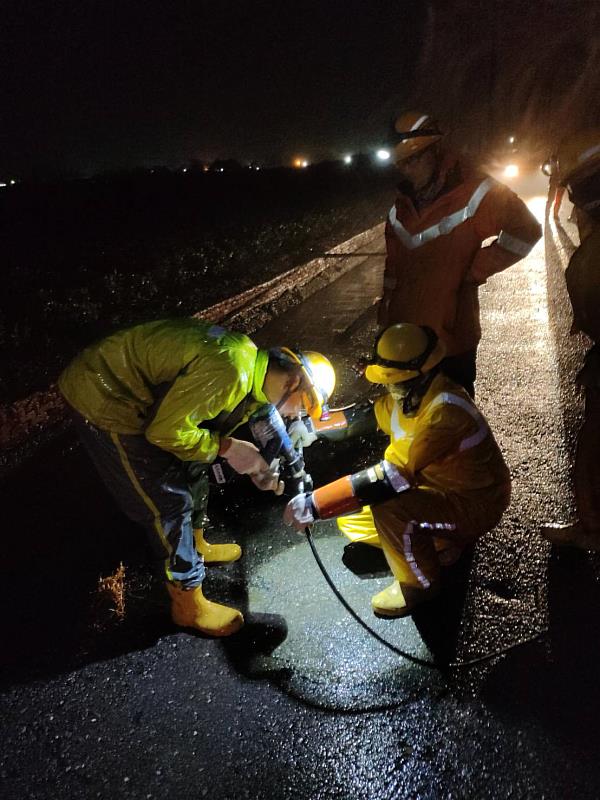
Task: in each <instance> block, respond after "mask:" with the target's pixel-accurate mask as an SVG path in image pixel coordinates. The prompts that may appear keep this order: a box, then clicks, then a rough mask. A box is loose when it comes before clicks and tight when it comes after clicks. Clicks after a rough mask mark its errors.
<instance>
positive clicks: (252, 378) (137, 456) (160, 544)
mask: <svg viewBox="0 0 600 800" xmlns="http://www.w3.org/2000/svg"><path fill="white" fill-rule="evenodd" d="M334 383H335V374H334V372H333V368H332V367H331V364H330V363H329V361H327V359H326V358H325V357H324V356H321V355H320V354H319V353H301V352H296V351H292V350H289V349H287V348H273V349H271V350H263V349H259V348H258V347H257V346H256V345H255V344H254V343H253V342H252V341H251V340H250V339H249V338H248V337H247V336H245V335H243V334H241V333H234V332H229V331H226V330H225V329H223V328H221V327H220V326H218V325H212V324H210V323H207V322H203V321H201V320H198V319H192V318H184V319H172V320H160V321H157V322H149V323H145V324H142V325H137V326H135V327H133V328H129V329H126V330H121V331H118V332H117V333H114V334H113V335H112V336H109V337H107V338H106V339H104V340H102V341H100V342H97V343H96V344H93V345H91V346H90V347H88V348H87V349H85V350H84V351H83V352H82V353H80V354H79V355H78V356H77V357H76V358H75V359H74V360H73V362H72V363H71V364H70V365H69V366H68V367H67V368H66V369H65V370H64V372H63V373H62V375H61V376H60V378H59V388H60V390H61V392H62V394H63V395H64V397H65V399H66V400H67V403H68V404H69V406H70V407H71V409H72V416H73V419H74V422H75V426H76V428H77V430H78V433H79V436H80V439H81V441H82V443H83V445H84V447H85V448H86V450H87V451H88V453H89V455H90V456H91V458H92V460H93V462H94V464H95V466H96V468H97V470H98V472H99V473H100V476H101V478H102V479H103V481H104V483H105V484H106V486H107V488H108V489H109V491H110V492H111V493H112V494H113V496H114V497H115V499H116V500H117V502H118V503H119V505H120V507H121V509H122V510H123V511H124V512H125V513H126V514H127V516H129V517H130V519H132V520H134V521H135V522H138V523H140V524H141V525H142V526H143V527H144V528H145V529H146V531H147V533H148V535H149V538H150V542H151V545H152V546H153V549H154V552H155V554H156V556H157V558H159V559H160V560H161V561H162V563H163V564H164V573H163V574H164V577H165V578H166V586H167V589H168V592H169V594H170V596H171V613H172V618H173V621H174V622H175V623H176V624H177V625H181V626H184V627H190V628H195V629H196V630H199V631H201V632H203V633H205V634H208V635H211V636H227V635H229V634H231V633H234V632H235V631H237V630H238V629H239V628H240V627H241V626H242V624H243V617H242V614H241V613H240V611H239V610H238V609H236V608H230V607H228V606H225V605H220V604H218V603H213V602H211V601H210V600H207V599H206V598H205V597H204V595H203V593H202V580H203V578H204V574H205V568H204V562H207V563H211V562H229V561H235V560H236V559H238V558H239V557H240V555H241V549H240V547H239V546H238V545H237V544H225V545H214V544H209V543H208V542H206V540H205V539H204V535H203V530H202V527H203V524H204V512H205V509H206V503H207V500H208V494H207V489H206V490H205V491H203V492H200V493H199V494H200V495H201V496H200V497H199V496H198V491H197V489H196V487H197V485H198V483H199V481H198V478H199V477H200V478H201V477H202V476H203V474H204V473H205V472H206V470H207V469H208V465H209V464H211V463H212V462H214V461H215V459H216V458H217V456H221V457H223V458H224V459H225V460H226V461H227V462H228V463H229V465H230V466H231V467H232V468H233V470H234V471H236V472H237V473H240V474H247V475H249V476H250V478H251V479H252V481H253V482H254V484H255V485H256V486H257V487H258V488H259V489H261V490H273V491H275V492H279V490H280V488H282V486H281V482H280V479H279V474H278V471H277V470H276V469H274V467H273V465H272V464H268V463H267V462H266V461H265V459H264V458H263V457H262V456H261V454H260V452H259V450H258V448H257V447H256V445H255V444H253V443H252V442H249V441H245V440H243V439H237V438H234V437H233V436H232V435H231V434H232V432H233V431H234V430H235V429H236V428H238V427H239V426H240V425H241V424H242V423H244V422H246V421H247V420H249V419H250V418H251V417H252V415H254V414H256V412H259V411H260V410H264V408H265V407H269V406H271V407H273V406H275V407H276V408H277V410H278V412H279V414H280V415H281V416H289V417H291V418H293V417H295V416H297V415H299V413H300V410H301V408H302V407H304V408H305V409H306V411H307V412H308V413H309V414H312V415H313V416H315V418H318V417H320V415H321V409H322V406H323V404H324V403H326V402H327V399H328V397H329V395H330V394H331V392H332V391H333V386H334ZM200 484H202V482H201V481H200ZM205 486H206V487H207V481H206V482H205Z"/></svg>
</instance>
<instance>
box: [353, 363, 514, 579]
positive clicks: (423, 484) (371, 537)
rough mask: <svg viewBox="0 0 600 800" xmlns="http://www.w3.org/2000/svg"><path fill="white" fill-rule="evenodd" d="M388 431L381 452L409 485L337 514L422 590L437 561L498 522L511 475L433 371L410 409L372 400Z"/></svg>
mask: <svg viewBox="0 0 600 800" xmlns="http://www.w3.org/2000/svg"><path fill="white" fill-rule="evenodd" d="M375 413H376V416H377V422H378V425H379V427H380V428H381V429H382V430H383V431H384V432H385V433H387V434H389V436H390V444H389V446H388V447H387V449H386V452H385V458H386V459H387V460H388V461H391V462H392V463H393V464H396V466H398V467H399V468H400V469H401V470H402V473H403V474H404V476H405V477H406V478H407V480H408V481H409V482H410V483H411V488H410V489H408V490H407V491H404V492H401V493H399V494H398V495H397V496H396V497H393V498H392V499H391V500H388V501H386V502H384V503H381V504H379V505H377V506H375V507H373V508H371V507H369V506H365V507H364V508H363V509H362V511H360V512H358V513H356V514H351V515H349V516H346V517H340V518H338V520H337V522H338V526H339V528H340V530H341V531H342V533H344V534H345V535H346V536H347V537H348V538H349V539H351V540H352V541H355V542H356V541H360V542H363V543H366V544H371V545H376V546H381V547H383V551H384V553H385V556H386V558H387V561H388V563H389V565H390V568H391V570H392V572H393V574H394V577H395V578H396V579H397V580H398V581H399V582H400V583H401V584H404V585H407V586H414V587H420V588H424V589H426V588H428V587H429V586H430V585H431V583H433V582H435V581H436V580H437V578H438V575H439V568H440V564H444V563H450V562H451V561H452V560H454V559H455V558H456V557H457V556H458V555H459V554H460V552H461V551H462V549H463V548H464V547H465V546H466V545H467V544H469V543H471V542H474V541H475V540H476V539H477V538H478V537H479V536H481V535H482V534H483V533H485V532H486V531H489V530H491V528H493V527H494V526H495V525H497V524H498V522H499V520H500V518H501V516H502V514H503V512H504V511H505V509H506V508H507V506H508V504H509V501H510V474H509V471H508V468H507V466H506V464H505V462H504V459H503V458H502V454H501V452H500V449H499V447H498V445H497V444H496V441H495V439H494V437H493V435H492V433H491V431H490V429H489V426H488V424H487V422H486V420H485V418H484V417H483V416H482V414H481V413H480V412H479V411H478V410H477V408H476V407H475V405H474V404H473V402H472V401H471V399H470V398H469V396H468V395H467V393H466V392H465V391H464V390H463V389H461V388H460V387H458V386H457V384H455V383H453V382H452V381H450V380H449V379H448V378H447V377H445V376H444V375H443V374H441V373H440V374H438V375H437V376H436V377H435V378H434V380H433V382H432V384H431V386H430V387H429V390H428V392H427V394H426V395H425V397H424V398H423V401H422V402H421V405H420V408H419V410H418V412H417V413H416V415H414V416H410V417H408V416H406V415H405V414H403V412H402V408H401V402H397V401H396V400H395V399H394V398H393V397H392V396H391V395H386V396H384V397H381V398H379V400H377V401H376V403H375Z"/></svg>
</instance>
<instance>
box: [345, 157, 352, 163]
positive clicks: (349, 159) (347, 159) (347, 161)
mask: <svg viewBox="0 0 600 800" xmlns="http://www.w3.org/2000/svg"><path fill="white" fill-rule="evenodd" d="M351 163H352V156H344V164H351Z"/></svg>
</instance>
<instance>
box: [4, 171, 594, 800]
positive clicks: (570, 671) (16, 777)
mask: <svg viewBox="0 0 600 800" xmlns="http://www.w3.org/2000/svg"><path fill="white" fill-rule="evenodd" d="M522 193H523V195H524V196H525V195H526V194H529V195H531V197H532V203H534V206H535V208H536V211H537V212H538V213H539V214H540V215H541V216H543V213H544V197H543V185H542V191H539V189H538V187H536V186H523V187H522ZM536 193H537V195H538V196H539V199H537V200H535V199H533V198H534V197H535V195H536ZM563 213H564V214H565V216H566V215H568V208H567V209H566V210H565V212H563ZM572 240H576V234H575V232H574V229H573V227H572V226H571V225H569V224H568V223H567V222H566V221H564V229H563V228H562V226H561V227H560V228H558V229H557V228H556V227H555V226H551V227H550V228H549V229H548V231H547V236H546V240H545V242H542V243H540V244H539V245H538V247H537V248H536V249H535V251H534V252H533V253H532V254H531V256H530V257H529V258H528V259H527V260H526V261H524V262H521V263H520V264H518V265H516V266H515V267H513V268H511V269H510V270H508V271H507V272H505V273H503V274H502V275H499V276H496V277H495V278H493V279H492V280H490V281H489V283H488V285H487V286H486V287H485V288H484V289H483V290H482V293H481V300H482V316H483V329H484V338H483V342H482V346H481V349H480V357H479V378H478V381H477V393H478V402H479V404H480V407H481V408H482V410H483V411H484V412H485V413H486V415H487V417H488V419H489V421H490V423H491V425H492V427H493V429H494V431H495V433H496V436H497V438H498V440H499V442H500V444H501V446H502V447H503V449H504V451H505V453H506V458H507V461H508V463H509V465H510V467H511V471H512V474H513V479H514V495H513V502H512V505H511V507H510V509H509V510H508V511H507V513H506V515H505V517H504V519H503V521H502V523H501V524H500V525H499V527H498V528H497V529H495V530H494V531H492V532H490V533H489V534H488V535H487V536H486V537H484V538H483V539H482V540H481V541H480V542H479V543H478V546H477V548H476V550H475V553H474V555H473V558H472V560H470V561H468V562H466V563H463V564H461V565H460V567H459V568H457V569H455V570H451V571H449V572H448V574H447V575H446V576H445V583H446V590H445V592H444V593H443V595H442V597H441V598H440V599H439V600H438V601H436V602H435V603H434V604H432V605H431V606H430V607H429V608H426V609H423V610H422V611H421V612H419V614H418V615H415V617H414V618H413V619H407V620H396V621H385V620H378V619H375V618H374V617H372V615H371V613H370V608H369V599H370V596H371V595H372V594H373V593H374V592H376V591H378V590H379V589H380V588H382V587H383V586H385V585H386V583H387V582H388V581H389V575H387V574H386V572H385V569H384V565H383V564H382V562H381V560H380V559H378V558H377V554H375V555H374V556H373V557H372V558H371V559H370V560H369V561H368V562H366V563H365V559H364V555H363V557H361V556H360V553H358V554H357V553H356V550H355V549H354V550H353V549H352V548H348V547H345V541H344V540H343V539H342V538H341V537H340V536H338V535H337V534H336V529H335V526H334V524H333V523H327V524H323V525H321V526H318V527H317V528H316V530H315V542H316V546H317V548H318V550H319V553H320V554H321V557H322V559H323V561H324V562H325V565H326V567H327V569H328V570H329V571H330V573H331V575H332V577H333V579H334V581H335V582H336V584H337V585H338V586H339V587H340V588H341V590H342V591H343V593H344V595H345V596H346V597H347V599H348V600H349V601H350V602H351V604H352V605H353V607H354V608H355V609H356V610H357V611H358V612H359V613H360V614H361V616H362V617H363V618H364V619H365V620H367V621H368V622H369V623H370V624H372V625H373V627H374V628H375V629H376V630H377V631H378V632H379V633H380V634H381V635H383V636H384V637H386V638H387V639H389V640H390V641H391V642H393V643H394V644H395V645H396V646H398V647H400V648H402V649H405V650H407V651H409V652H410V653H412V654H414V655H416V656H418V657H420V658H422V659H425V660H427V661H430V662H431V664H432V665H433V668H432V667H426V666H418V665H414V664H411V663H410V662H407V661H405V660H402V659H401V658H399V657H398V656H396V655H394V654H393V653H391V652H390V651H388V650H386V649H384V648H383V647H382V646H381V645H379V644H378V643H377V642H375V641H374V640H372V639H371V638H370V637H369V636H368V635H367V634H366V633H365V632H364V631H363V630H362V629H361V628H360V627H359V626H358V625H357V623H356V622H354V621H353V620H352V619H351V618H350V617H349V615H348V614H347V613H346V611H345V610H344V609H343V608H342V607H341V606H340V605H339V604H338V602H337V600H336V599H335V597H334V596H333V595H332V593H331V591H330V590H329V588H328V587H327V585H326V584H325V581H324V580H323V578H322V576H321V574H320V573H319V571H318V568H317V566H316V564H315V562H314V560H313V558H312V556H311V553H310V550H309V548H308V545H307V543H306V542H305V541H304V539H303V538H302V537H299V536H298V535H297V534H295V533H293V532H291V531H290V530H289V529H285V528H283V526H282V525H281V513H282V510H283V505H284V504H283V502H282V501H281V500H277V499H273V498H272V497H267V496H265V495H262V494H258V493H256V492H254V491H253V490H252V488H251V487H248V486H247V485H246V484H245V483H244V481H243V480H239V481H237V482H235V483H234V484H233V485H232V486H229V487H228V488H226V489H225V490H215V491H214V493H213V500H212V503H211V508H210V513H211V519H212V524H213V527H212V530H211V533H210V535H211V536H212V538H213V539H214V540H215V541H226V540H227V539H230V538H231V539H235V540H236V541H239V542H240V543H241V544H242V546H243V548H244V557H243V559H242V560H241V561H240V562H238V563H237V564H233V565H229V566H224V567H214V568H212V569H210V571H209V577H208V579H207V583H206V593H207V595H209V596H210V597H213V598H215V599H221V600H224V601H227V602H230V603H232V604H235V605H238V606H239V607H240V608H243V609H244V611H245V614H246V617H247V620H248V625H247V626H246V628H245V629H244V630H243V631H242V632H241V633H240V634H239V635H238V636H236V637H232V638H231V639H228V640H222V641H219V640H210V639H203V638H201V637H195V636H192V635H189V634H187V633H184V632H179V631H176V630H175V629H174V628H173V627H172V626H171V624H170V622H169V618H168V613H167V610H166V606H165V599H164V597H163V595H162V591H161V587H160V585H158V584H156V583H155V582H154V581H153V580H152V579H151V577H150V571H149V566H148V559H147V553H146V549H145V544H144V541H143V538H142V537H141V535H140V534H139V532H138V531H137V530H135V529H133V528H132V527H131V526H130V525H129V523H128V522H127V521H126V520H124V519H123V518H122V517H121V515H120V514H119V512H118V511H117V510H116V509H115V507H114V506H113V504H112V502H111V500H110V499H109V498H108V496H107V495H106V494H105V493H104V490H103V489H102V487H100V486H99V484H98V483H97V481H96V479H95V476H94V474H93V472H92V470H91V468H90V467H89V465H88V464H87V462H86V460H85V458H84V457H83V455H82V454H81V452H80V450H79V448H78V447H77V446H76V445H75V444H74V443H73V442H72V440H71V439H70V437H65V438H64V439H61V440H59V441H58V442H56V443H55V444H54V445H53V446H52V447H49V448H47V449H46V450H45V451H44V452H43V453H41V454H40V455H39V457H37V458H36V459H35V461H33V462H31V463H30V464H29V465H27V467H26V468H23V469H22V470H21V471H20V472H19V473H17V474H16V475H14V476H13V477H11V478H10V479H8V480H7V481H6V482H5V484H4V486H3V492H4V505H5V507H8V508H11V509H12V513H13V520H14V524H13V526H12V527H10V528H9V530H8V531H6V529H5V548H4V549H5V556H6V557H5V563H6V567H5V571H4V580H3V586H2V600H3V615H2V617H3V635H2V641H3V648H2V650H3V651H4V654H3V658H2V663H3V671H2V680H3V683H2V685H3V693H2V696H1V697H0V713H1V716H2V720H3V729H2V734H1V735H2V744H3V746H2V753H1V755H0V779H1V781H2V785H1V787H0V791H1V794H2V796H3V797H4V798H7V799H8V798H11V799H12V798H56V797H62V798H90V797H107V796H110V797H113V798H158V797H165V796H167V797H174V796H179V797H184V798H198V797H210V798H219V799H221V798H231V799H233V798H277V799H279V798H281V799H282V800H283V799H284V798H311V800H313V799H314V800H317V799H318V800H320V799H321V798H323V800H325V798H344V799H345V798H357V799H359V798H360V800H362V799H363V798H365V799H366V798H369V799H371V798H373V800H374V799H375V798H377V800H383V799H384V798H435V799H436V800H437V798H457V800H458V798H461V799H462V798H487V797H489V798H512V797H515V798H565V797H574V796H577V797H580V798H590V799H591V798H597V797H598V796H600V765H599V759H598V745H597V742H598V734H599V732H600V698H599V696H598V692H597V690H596V680H595V677H596V661H597V655H598V644H597V627H598V626H597V619H598V612H599V610H600V592H599V590H598V576H599V574H600V562H599V559H598V556H594V555H590V554H586V553H580V552H577V551H567V550H565V551H562V552H561V553H558V552H553V551H552V550H551V548H550V546H549V545H548V544H547V543H545V542H544V541H543V540H542V539H541V538H540V537H539V535H538V533H537V531H538V529H539V526H540V524H541V523H542V522H543V521H544V520H546V519H566V518H567V517H568V515H569V513H571V511H572V497H571V492H570V488H569V470H570V465H571V460H572V451H573V432H574V430H575V429H576V425H577V421H578V417H579V414H580V413H581V400H580V397H579V396H578V395H577V394H576V393H575V392H574V390H573V388H572V379H573V374H574V370H575V369H576V367H577V363H578V361H579V359H580V357H581V343H579V342H577V341H573V340H568V339H567V331H568V327H569V324H570V320H569V314H568V301H567V298H566V295H565V291H564V286H563V283H562V271H563V269H564V266H565V264H566V261H565V259H566V258H567V257H568V253H569V250H570V249H571V248H572V246H573V244H572ZM381 269H382V259H381V258H377V257H371V258H369V259H367V260H366V261H365V262H364V263H363V264H362V265H359V266H358V267H356V268H355V269H353V270H352V271H351V272H349V273H347V274H346V275H344V276H343V277H342V278H340V279H339V280H338V281H336V282H335V283H334V284H332V285H331V286H329V287H327V288H325V289H323V290H321V291H320V292H319V293H318V294H316V295H313V296H312V297H311V298H309V300H308V301H307V302H306V303H304V304H303V305H302V306H300V307H296V308H292V309H290V310H289V311H288V312H286V314H285V315H283V316H280V317H278V318H277V319H276V320H274V321H273V322H271V323H269V324H268V325H267V326H265V327H264V328H263V329H262V330H261V331H259V332H257V333H256V334H255V336H254V338H255V339H256V340H257V341H259V342H261V343H263V342H264V343H266V342H269V343H291V344H300V343H301V344H302V345H303V346H304V347H307V348H308V347H310V348H315V349H320V350H323V351H324V352H325V353H327V354H328V355H330V356H331V358H332V360H333V361H334V362H335V363H336V366H337V368H338V372H339V377H340V388H339V392H338V395H337V398H336V399H337V401H338V402H339V403H340V404H341V403H345V402H349V401H351V400H352V399H354V398H355V397H356V396H364V394H365V393H366V392H367V391H368V388H369V387H368V385H366V384H365V383H363V382H362V379H357V378H355V377H354V374H353V372H352V370H351V365H352V363H354V361H355V359H356V357H357V355H360V354H361V353H366V352H368V350H369V346H370V342H371V341H372V337H373V333H374V331H375V321H374V314H373V310H372V307H371V302H372V300H373V298H374V297H375V296H376V294H377V291H378V288H379V285H380V275H381ZM381 448H382V442H381V440H377V439H375V440H371V441H360V442H349V443H344V444H343V445H338V446H336V447H333V446H331V445H325V444H324V443H317V444H315V445H313V446H312V448H311V449H310V450H309V451H307V453H306V456H307V462H308V465H309V468H310V470H311V472H312V474H313V476H314V478H315V482H316V483H320V482H322V481H324V480H328V479H330V478H333V477H334V476H336V475H339V474H342V473H345V472H347V471H349V470H350V469H354V468H356V467H358V466H359V465H363V464H367V463H371V462H372V461H373V460H375V459H376V458H378V457H379V455H380V452H381ZM17 521H18V525H17ZM120 561H123V563H124V565H125V569H126V584H125V585H126V598H125V599H126V616H125V619H124V620H123V621H122V622H118V621H117V620H116V618H115V615H114V614H113V613H112V612H111V610H110V605H108V604H106V603H103V601H102V599H101V598H99V596H98V593H97V592H96V591H95V588H96V585H97V581H98V576H99V575H104V576H106V575H109V574H111V573H112V572H114V570H115V568H116V567H117V566H118V564H119V562H120ZM520 642H529V643H526V644H524V645H522V646H519V647H517V648H515V649H512V650H510V651H509V652H508V653H506V654H505V655H503V656H501V657H496V658H492V659H490V660H488V661H486V662H484V663H481V664H478V665H475V666H471V667H461V666H460V665H459V664H460V662H464V661H465V660H468V659H472V658H477V657H479V656H483V655H486V654H490V653H493V652H495V651H497V650H500V649H502V648H507V647H510V646H511V645H513V644H516V643H520Z"/></svg>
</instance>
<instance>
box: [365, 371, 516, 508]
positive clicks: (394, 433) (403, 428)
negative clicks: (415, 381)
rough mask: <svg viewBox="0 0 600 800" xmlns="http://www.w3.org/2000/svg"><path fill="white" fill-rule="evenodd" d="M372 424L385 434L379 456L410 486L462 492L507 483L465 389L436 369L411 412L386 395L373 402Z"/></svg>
mask: <svg viewBox="0 0 600 800" xmlns="http://www.w3.org/2000/svg"><path fill="white" fill-rule="evenodd" d="M375 415H376V417H377V424H378V426H379V427H380V428H381V430H383V431H384V432H385V433H387V434H389V436H390V444H389V445H388V447H387V449H386V451H385V458H386V459H387V460H388V461H391V462H392V463H393V464H396V465H397V466H398V467H400V468H401V470H402V472H403V474H404V475H405V476H406V478H407V480H408V481H409V482H410V483H411V484H412V485H414V486H419V485H427V486H431V487H433V488H435V489H439V490H440V491H443V492H449V493H453V494H456V495H464V496H468V495H470V494H472V493H473V492H479V491H480V490H482V489H486V488H487V487H497V486H498V485H502V484H509V483H510V474H509V471H508V468H507V466H506V464H505V463H504V459H503V457H502V454H501V452H500V448H499V447H498V445H497V444H496V440H495V439H494V436H493V434H492V432H491V430H490V428H489V426H488V424H487V422H486V420H485V418H484V417H483V415H482V414H481V413H480V412H479V411H478V410H477V408H476V406H475V405H474V404H473V402H472V400H471V399H470V398H469V396H468V395H467V393H466V392H465V391H464V390H462V389H461V388H460V387H459V386H457V384H456V383H454V382H453V381H451V380H450V379H449V378H447V377H446V376H445V375H444V374H443V373H439V374H438V375H437V376H436V377H435V378H434V379H433V381H432V384H431V386H430V387H429V390H428V391H427V393H426V395H425V397H424V398H423V400H422V401H421V405H420V406H419V409H418V411H417V413H416V414H415V415H414V416H406V415H405V414H403V413H402V408H401V404H400V403H399V402H397V401H396V400H395V399H394V398H393V397H392V396H391V394H387V395H384V396H383V397H380V398H379V399H378V400H377V401H376V403H375Z"/></svg>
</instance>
